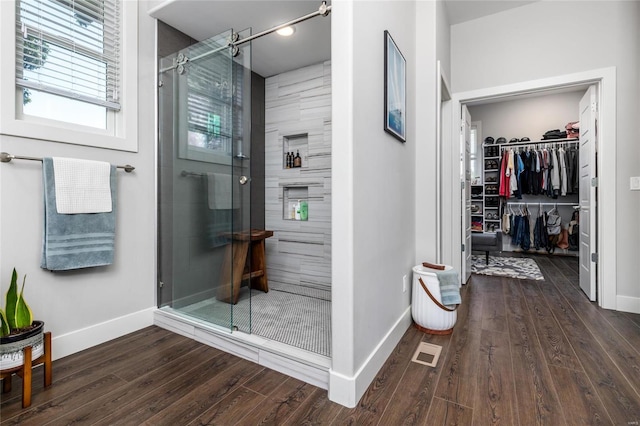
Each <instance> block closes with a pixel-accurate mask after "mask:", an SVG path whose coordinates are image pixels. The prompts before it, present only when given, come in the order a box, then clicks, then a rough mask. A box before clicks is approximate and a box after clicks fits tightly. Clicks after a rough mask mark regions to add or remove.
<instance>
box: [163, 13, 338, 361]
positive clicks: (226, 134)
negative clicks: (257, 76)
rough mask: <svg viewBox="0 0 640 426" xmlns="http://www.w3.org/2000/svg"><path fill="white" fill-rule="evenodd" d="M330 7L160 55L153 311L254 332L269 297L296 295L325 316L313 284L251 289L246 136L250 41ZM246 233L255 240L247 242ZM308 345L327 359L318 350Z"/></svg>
mask: <svg viewBox="0 0 640 426" xmlns="http://www.w3.org/2000/svg"><path fill="white" fill-rule="evenodd" d="M330 8H331V7H330V6H327V5H326V4H325V3H322V5H321V6H320V8H319V9H318V10H317V11H316V12H313V13H310V14H308V15H305V16H302V17H300V18H298V19H295V20H293V21H290V22H286V23H284V24H282V25H278V26H277V27H274V28H271V29H269V30H266V31H262V32H259V33H257V34H255V35H251V34H250V31H249V30H245V31H240V32H237V33H236V32H234V31H233V30H228V31H225V32H223V33H221V34H218V35H216V36H214V37H211V38H210V39H208V40H205V41H202V42H198V43H196V44H193V45H191V46H189V47H187V48H185V49H182V50H180V51H178V52H175V53H173V54H171V55H168V56H166V57H163V58H160V61H159V70H160V72H159V78H158V81H159V88H158V93H159V96H158V102H159V111H158V112H159V126H158V127H159V149H158V153H159V155H158V171H159V174H158V188H159V189H158V198H159V206H158V212H159V213H158V216H159V217H158V221H159V235H158V240H159V245H158V246H159V253H158V259H159V262H158V277H159V288H158V306H159V307H160V308H161V309H162V310H165V311H168V312H171V313H173V314H176V315H181V316H185V317H188V318H190V319H191V320H193V321H197V322H201V323H202V324H205V325H206V326H207V327H214V328H216V329H219V330H222V331H227V332H234V331H241V332H244V333H248V334H251V333H253V332H255V327H254V325H255V324H256V322H255V320H256V316H257V315H272V316H274V317H277V316H279V314H278V311H277V310H276V308H274V307H275V306H278V305H277V304H278V303H282V304H283V305H282V306H284V305H286V306H291V307H292V308H291V309H292V310H293V309H294V308H299V307H300V305H301V303H302V302H299V299H297V298H300V297H304V298H308V299H310V300H311V299H313V300H312V301H311V302H310V303H312V304H314V303H315V304H318V305H319V306H320V308H318V309H323V310H325V311H327V315H328V312H329V310H330V291H325V292H324V293H322V294H323V296H322V297H315V293H320V291H316V290H312V291H311V293H313V294H312V295H311V296H314V297H311V298H310V297H309V294H304V295H299V294H291V293H288V292H286V291H284V290H282V288H280V289H277V290H275V291H272V292H271V293H269V297H270V299H268V300H266V299H265V298H264V290H266V286H262V285H258V289H256V284H259V283H261V280H262V279H263V277H266V267H265V265H258V264H256V263H259V262H260V259H261V258H262V259H264V257H261V256H260V255H258V253H256V250H260V247H261V246H260V241H262V243H264V239H265V238H268V237H269V235H268V234H264V233H262V234H260V233H259V232H258V233H256V232H255V231H254V230H252V229H251V223H252V222H251V194H250V192H251V183H252V176H251V161H252V155H251V153H252V141H251V137H250V135H251V101H252V95H251V90H252V83H251V80H252V75H251V74H252V73H251V69H252V66H251V65H252V64H251V49H252V47H251V41H252V40H254V39H256V38H258V37H262V36H264V35H267V34H270V33H272V32H274V31H276V30H278V29H280V28H283V27H286V26H289V25H293V24H294V23H299V22H302V21H304V20H307V19H310V18H313V17H315V16H326V15H328V14H329V11H330ZM248 239H249V240H254V241H253V242H252V243H247V241H248ZM254 242H255V244H254ZM263 287H264V288H263ZM278 290H279V291H280V292H279V293H278ZM256 294H257V296H256ZM279 294H280V295H285V296H286V300H284V298H285V296H283V297H282V299H283V300H282V301H280V300H279V297H278V295H279ZM254 296H255V297H258V296H260V299H257V300H254V299H252V297H254ZM305 300H306V299H305ZM316 300H317V302H316ZM261 307H264V309H263V310H262V311H261V310H259V309H262V308H261ZM258 308H259V309H258ZM256 309H258V310H256ZM265 312H266V313H265ZM280 316H282V315H280ZM264 322H265V321H264V320H263V321H262V323H264ZM262 323H260V322H259V321H258V322H257V324H259V325H260V326H261V324H262ZM260 329H261V328H259V330H260ZM282 329H283V330H286V328H285V327H282ZM258 332H259V333H260V331H258ZM263 335H264V334H263ZM269 338H270V337H269ZM274 339H276V340H279V338H278V337H275V338H274ZM279 341H286V339H284V340H279ZM325 346H326V345H325ZM305 349H307V348H305ZM308 350H310V351H312V352H316V353H319V354H322V355H325V356H328V355H330V348H328V347H324V346H323V347H322V348H321V349H317V350H316V349H315V348H311V349H308Z"/></svg>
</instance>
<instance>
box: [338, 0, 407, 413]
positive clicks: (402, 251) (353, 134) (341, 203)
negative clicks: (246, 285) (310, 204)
mask: <svg viewBox="0 0 640 426" xmlns="http://www.w3.org/2000/svg"><path fill="white" fill-rule="evenodd" d="M415 14H416V4H415V3H414V2H404V1H394V2H392V1H387V2H375V1H373V2H368V1H367V2H365V1H356V2H351V1H344V2H342V1H340V2H334V3H333V12H332V20H333V21H332V29H333V35H332V65H333V69H332V75H333V82H332V86H333V94H334V98H333V126H334V127H333V149H332V152H333V162H332V170H333V191H334V192H333V194H334V198H333V201H334V204H333V238H332V240H333V244H334V245H333V250H334V251H333V264H332V267H333V271H332V275H333V287H332V302H333V307H332V315H333V319H332V322H333V324H334V330H333V336H334V337H333V362H332V372H331V379H330V380H331V382H330V389H329V397H330V398H331V399H332V400H334V401H338V402H340V403H342V404H344V405H348V406H353V405H355V403H357V401H358V399H359V398H360V396H361V395H362V393H363V392H364V390H366V388H367V386H368V385H369V383H370V382H371V380H372V379H373V377H374V376H375V374H376V372H377V371H378V369H379V368H380V366H381V365H382V363H384V361H385V359H386V358H387V356H388V355H389V353H390V351H391V350H393V347H395V344H396V343H397V341H398V339H399V338H400V337H401V336H402V334H403V333H404V331H405V329H406V328H407V327H408V325H409V323H410V313H409V309H408V308H409V299H410V290H407V292H405V293H403V292H402V277H403V275H405V274H406V275H408V276H410V273H411V267H412V266H413V261H414V244H415V240H414V239H415V226H414V208H415V205H414V195H415V163H414V155H415V152H416V146H417V144H418V143H419V141H418V140H417V137H416V131H415V128H416V120H417V117H416V108H415V102H416V98H417V96H416V95H415V91H416V73H415V67H416V54H415V47H416V46H415V43H416V42H415V40H416V37H415V27H414V22H415V19H416V18H415ZM384 30H388V31H389V32H390V33H391V35H392V37H393V39H394V40H395V42H396V44H397V45H398V47H399V48H400V50H401V52H402V53H403V55H404V57H405V58H406V60H407V96H408V98H407V142H406V143H401V142H399V141H398V140H396V139H394V138H393V137H391V136H390V135H388V134H387V133H385V132H384V131H383V111H384V105H383V100H384V95H383V87H384V79H383V75H384V68H383V65H384V55H383V52H384V48H383V34H384Z"/></svg>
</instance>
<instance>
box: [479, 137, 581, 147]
mask: <svg viewBox="0 0 640 426" xmlns="http://www.w3.org/2000/svg"><path fill="white" fill-rule="evenodd" d="M578 141H580V139H578V138H563V139H544V140H542V139H541V140H537V141H526V142H513V143H509V142H507V143H494V144H488V145H483V146H527V145H540V144H551V143H555V144H558V143H563V144H564V143H572V142H578Z"/></svg>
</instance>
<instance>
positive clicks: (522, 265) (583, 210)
mask: <svg viewBox="0 0 640 426" xmlns="http://www.w3.org/2000/svg"><path fill="white" fill-rule="evenodd" d="M592 98H593V99H592ZM595 101H597V96H596V91H595V88H589V86H580V87H572V88H566V89H562V90H555V91H549V92H543V93H533V94H527V95H520V96H514V97H510V98H506V99H504V98H503V99H497V100H490V101H486V100H485V101H483V102H480V103H477V104H473V103H472V104H468V105H467V107H468V110H469V114H470V133H471V137H470V138H469V140H470V145H471V146H470V149H469V153H470V155H469V160H470V161H469V163H470V164H469V171H470V184H471V187H470V191H469V194H470V200H469V206H470V208H469V210H470V219H471V232H472V238H471V241H472V252H473V253H474V255H473V256H472V259H471V262H472V268H471V270H472V271H473V272H475V273H483V270H486V269H487V268H493V274H494V275H495V274H500V273H501V271H502V272H504V273H505V274H506V273H508V272H512V273H514V274H518V273H521V277H522V278H527V279H542V278H541V276H536V275H531V274H530V272H531V270H533V269H537V268H535V262H529V261H526V259H527V258H530V259H533V260H535V259H536V257H539V256H570V257H573V258H575V257H578V258H580V262H578V263H575V264H576V265H578V264H579V265H580V266H579V267H580V268H581V269H582V268H583V266H584V265H585V264H586V268H585V269H590V266H591V261H592V259H591V252H592V250H590V249H589V247H590V244H593V243H594V242H595V237H596V235H595V233H594V234H593V235H591V233H590V232H589V229H590V223H589V214H590V212H591V210H592V208H594V207H595V206H596V199H595V197H593V199H591V198H592V197H591V195H592V194H591V188H592V185H596V184H597V182H595V181H594V182H592V181H591V179H590V178H588V176H589V173H588V172H589V170H590V167H595V161H590V157H591V155H592V154H595V143H593V144H591V143H589V142H594V137H595V135H593V134H589V133H588V132H586V133H585V134H587V135H588V136H586V137H585V138H583V139H584V140H581V138H580V134H581V129H580V128H581V125H584V124H585V123H581V117H582V118H584V117H588V116H589V115H591V114H592V112H593V111H594V110H595V108H594V104H593V102H595ZM585 102H586V103H585ZM582 103H585V105H587V107H588V109H589V111H582V110H581V104H582ZM584 114H588V115H584ZM588 121H589V122H591V121H592V119H589V120H588ZM586 125H589V123H587V124H586ZM584 130H585V129H584V128H583V133H584ZM584 143H586V145H584ZM582 150H585V152H581V151H582ZM592 163H593V164H592ZM491 242H493V243H495V247H494V248H492V247H488V246H487V244H488V243H491ZM484 253H486V257H485V256H483V255H482V254H484ZM513 253H519V254H518V255H514V254H513ZM489 255H490V256H489ZM517 259H524V260H517ZM490 260H491V261H490ZM580 273H581V274H582V273H583V271H580ZM586 273H591V271H586ZM505 276H506V275H505ZM583 279H584V280H585V286H584V287H583V290H584V291H585V293H586V294H587V296H588V297H589V298H590V299H593V297H592V294H591V293H592V290H591V288H590V285H589V281H590V278H589V277H588V276H583V277H581V283H582V280H583Z"/></svg>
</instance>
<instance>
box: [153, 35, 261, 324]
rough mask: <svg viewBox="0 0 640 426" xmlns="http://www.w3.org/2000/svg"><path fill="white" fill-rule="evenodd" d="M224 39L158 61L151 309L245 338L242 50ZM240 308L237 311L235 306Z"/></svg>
mask: <svg viewBox="0 0 640 426" xmlns="http://www.w3.org/2000/svg"><path fill="white" fill-rule="evenodd" d="M232 34H233V32H232V31H231V30H229V31H227V32H224V33H222V34H219V35H217V36H214V37H212V38H210V39H208V40H206V41H203V42H200V43H197V44H195V45H192V46H190V47H188V48H186V49H183V50H180V51H179V52H176V53H174V54H172V55H170V56H168V57H165V58H162V59H161V61H160V75H159V80H160V88H159V104H160V108H159V115H160V116H159V144H160V146H159V223H160V227H159V235H158V239H159V271H158V272H159V277H160V284H159V297H158V299H159V302H158V303H159V306H160V307H168V308H172V309H173V310H174V311H177V312H179V313H181V314H184V315H186V316H188V317H190V318H193V319H196V320H199V321H203V322H205V323H207V324H210V325H215V326H219V327H222V328H224V329H228V330H234V329H241V330H245V329H246V331H250V327H251V316H250V303H251V301H250V292H249V291H248V290H247V291H241V289H240V284H241V282H242V276H243V275H244V272H245V269H250V265H248V266H247V265H246V262H247V261H249V260H250V259H251V256H250V255H247V254H246V253H245V247H244V245H243V243H242V241H241V238H239V236H241V235H242V234H243V233H246V232H247V231H248V229H249V224H250V175H249V170H250V167H249V166H250V164H249V161H250V143H249V138H248V135H249V134H250V133H249V126H250V119H249V118H250V117H249V116H248V115H247V114H248V113H249V112H250V101H251V94H250V82H251V67H250V54H249V50H248V48H244V49H242V51H241V52H239V53H240V54H237V55H236V56H234V52H233V50H232V49H231V48H230V47H228V41H229V40H230V39H231V37H232ZM245 305H246V308H245V307H244V306H245Z"/></svg>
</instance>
